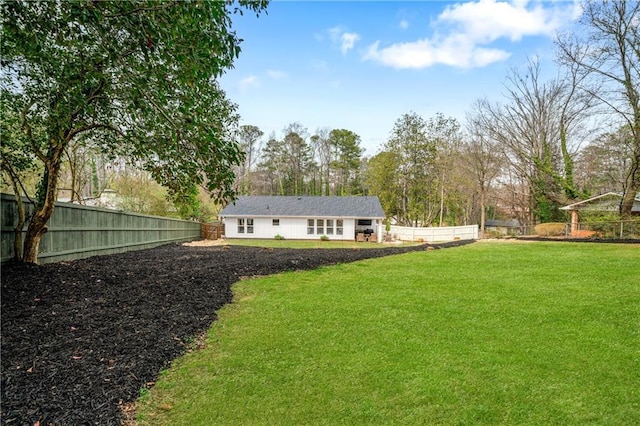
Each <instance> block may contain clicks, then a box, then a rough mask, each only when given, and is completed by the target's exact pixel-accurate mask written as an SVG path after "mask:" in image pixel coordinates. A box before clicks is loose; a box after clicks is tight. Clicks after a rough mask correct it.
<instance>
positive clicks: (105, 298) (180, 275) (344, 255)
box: [0, 241, 467, 425]
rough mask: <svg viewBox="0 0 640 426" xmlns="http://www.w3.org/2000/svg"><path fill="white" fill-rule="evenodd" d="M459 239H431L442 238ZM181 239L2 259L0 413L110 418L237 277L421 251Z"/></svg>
mask: <svg viewBox="0 0 640 426" xmlns="http://www.w3.org/2000/svg"><path fill="white" fill-rule="evenodd" d="M466 243H467V242H466V241H465V242H462V241H458V242H453V243H447V244H440V245H437V244H436V245H433V247H434V248H442V247H451V246H457V245H462V244H466ZM425 248H426V245H423V246H417V247H393V248H381V249H363V250H354V249H322V250H293V249H265V248H254V247H241V246H229V247H225V246H217V247H185V246H182V245H177V244H174V245H167V246H163V247H158V248H155V249H150V250H142V251H137V252H129V253H124V254H118V255H111V256H101V257H93V258H89V259H84V260H78V261H74V262H61V263H56V264H48V265H43V266H35V265H6V266H3V267H2V324H1V325H2V348H1V358H2V383H1V385H2V389H1V392H2V393H1V395H0V397H1V404H2V405H1V410H0V413H1V420H2V423H3V424H20V425H22V424H34V423H36V422H40V424H41V425H45V424H60V425H72V424H73V425H77V424H101V425H116V424H120V423H121V422H122V421H123V418H124V416H123V408H124V407H127V406H130V405H131V403H132V402H133V401H135V400H136V398H137V397H138V395H139V392H140V389H142V388H143V387H147V386H150V385H152V384H153V381H154V380H155V379H156V377H157V375H158V373H159V371H160V370H161V369H163V368H166V367H167V366H168V365H169V363H170V362H171V360H173V359H175V358H176V357H177V356H179V355H180V354H182V353H184V352H185V351H186V350H187V346H188V344H187V343H186V342H189V341H191V340H193V338H194V336H198V335H200V334H201V333H203V332H204V331H205V330H206V329H208V328H209V327H210V326H211V323H212V322H213V321H214V320H215V319H216V311H217V310H218V309H219V308H220V307H222V306H223V305H224V304H226V303H229V302H230V301H231V299H232V292H231V285H232V284H233V283H234V282H236V281H238V280H239V279H240V278H241V277H243V276H257V275H267V274H273V273H277V272H281V271H285V270H303V269H313V268H316V267H318V266H321V265H329V264H335V263H345V262H352V261H355V260H360V259H366V258H373V257H381V256H386V255H390V254H398V253H405V252H409V251H415V250H425Z"/></svg>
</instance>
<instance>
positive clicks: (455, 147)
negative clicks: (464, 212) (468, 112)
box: [427, 113, 461, 226]
mask: <svg viewBox="0 0 640 426" xmlns="http://www.w3.org/2000/svg"><path fill="white" fill-rule="evenodd" d="M427 132H428V137H429V140H431V141H433V143H434V145H435V149H436V161H435V168H436V169H437V174H438V176H439V185H440V191H439V192H440V208H439V213H438V226H442V225H443V217H444V211H445V204H446V198H447V195H448V194H449V192H450V189H451V185H448V183H449V182H452V181H454V179H452V178H453V169H454V167H453V165H454V163H455V159H456V158H457V157H458V154H459V149H460V142H461V138H460V123H458V120H456V119H455V118H452V117H445V116H444V114H442V113H437V114H436V115H435V117H432V118H430V119H429V120H428V121H427ZM454 204H455V203H454Z"/></svg>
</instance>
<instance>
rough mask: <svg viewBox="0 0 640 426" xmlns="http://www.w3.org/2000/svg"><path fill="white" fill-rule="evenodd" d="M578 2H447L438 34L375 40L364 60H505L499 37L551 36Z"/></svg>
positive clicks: (458, 63)
mask: <svg viewBox="0 0 640 426" xmlns="http://www.w3.org/2000/svg"><path fill="white" fill-rule="evenodd" d="M575 17H576V5H575V3H566V2H560V3H556V4H550V3H546V2H545V3H543V2H539V1H534V2H530V1H528V0H513V1H501V0H478V1H474V2H466V3H458V4H454V5H450V6H447V7H446V8H445V10H444V11H443V12H442V13H441V14H440V15H439V16H438V17H437V19H436V20H435V22H434V25H435V27H436V29H437V30H439V31H438V32H437V33H435V35H433V36H432V37H425V38H422V39H420V40H417V41H408V42H403V43H395V44H391V45H389V46H386V47H380V42H379V41H377V42H375V43H373V44H372V45H370V46H369V48H368V49H367V50H366V52H365V53H364V55H363V57H362V58H363V59H364V60H371V61H376V62H380V63H381V64H383V65H386V66H389V67H393V68H427V67H430V66H433V65H435V64H444V65H449V66H453V67H457V68H475V67H483V66H486V65H489V64H491V63H493V62H498V61H502V60H505V59H506V58H508V57H509V56H510V53H509V52H507V51H505V50H501V49H497V48H493V47H491V46H490V45H491V43H493V42H495V41H496V40H499V39H507V40H511V41H512V42H518V41H520V40H521V39H522V38H523V37H527V36H546V37H551V36H553V34H554V33H555V32H556V31H557V30H558V29H559V28H560V27H561V26H562V25H563V24H565V23H566V22H568V21H570V20H572V19H575Z"/></svg>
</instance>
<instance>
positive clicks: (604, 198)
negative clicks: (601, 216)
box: [560, 192, 640, 233]
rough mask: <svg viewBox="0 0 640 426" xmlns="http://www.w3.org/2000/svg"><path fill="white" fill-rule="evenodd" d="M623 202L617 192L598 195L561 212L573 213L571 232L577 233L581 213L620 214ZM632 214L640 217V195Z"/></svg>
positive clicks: (569, 206)
mask: <svg viewBox="0 0 640 426" xmlns="http://www.w3.org/2000/svg"><path fill="white" fill-rule="evenodd" d="M621 201H622V194H617V193H615V192H607V193H606V194H602V195H598V196H596V197H592V198H589V199H588V200H584V201H579V202H577V203H573V204H569V205H568V206H564V207H560V210H566V211H569V212H571V232H572V233H575V232H576V231H577V230H578V222H579V221H580V219H579V212H581V211H591V212H612V213H615V212H618V211H620V202H621ZM631 214H632V215H634V216H638V215H640V193H638V194H636V197H635V199H634V201H633V207H632V209H631Z"/></svg>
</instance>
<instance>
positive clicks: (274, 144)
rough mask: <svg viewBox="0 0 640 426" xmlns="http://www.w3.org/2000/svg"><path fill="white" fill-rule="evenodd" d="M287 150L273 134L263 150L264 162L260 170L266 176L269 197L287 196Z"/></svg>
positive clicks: (260, 165) (261, 163)
mask: <svg viewBox="0 0 640 426" xmlns="http://www.w3.org/2000/svg"><path fill="white" fill-rule="evenodd" d="M285 154H286V153H285V149H284V144H283V143H282V141H280V140H278V139H277V138H276V135H275V133H272V134H271V135H270V136H269V139H268V140H267V143H266V144H265V146H264V149H263V150H262V161H261V162H260V163H259V164H258V168H259V169H261V170H262V171H263V172H264V174H265V177H266V178H265V181H266V187H267V191H265V192H266V193H267V194H268V195H274V194H277V195H285V190H284V180H285V174H284V173H285V168H286V167H285V166H286V165H285Z"/></svg>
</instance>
